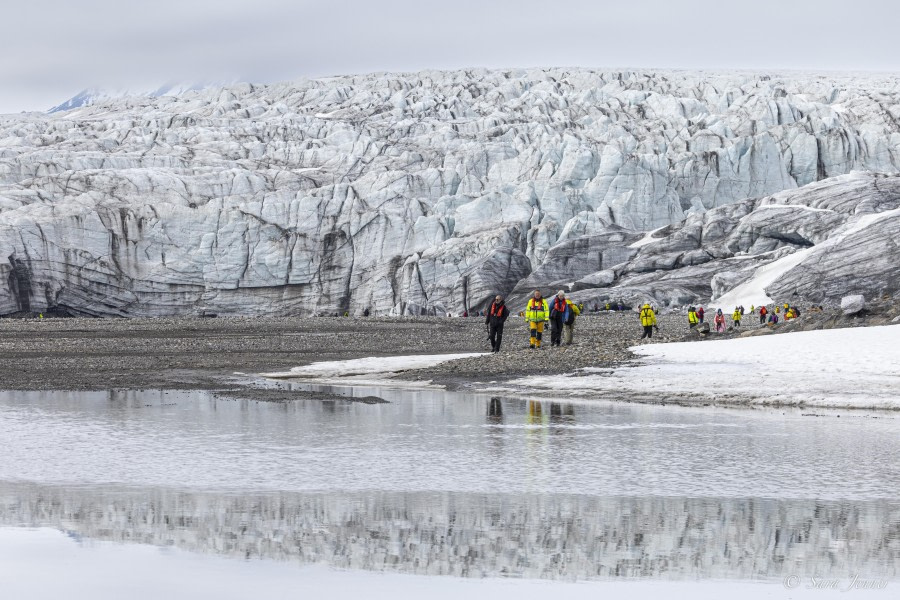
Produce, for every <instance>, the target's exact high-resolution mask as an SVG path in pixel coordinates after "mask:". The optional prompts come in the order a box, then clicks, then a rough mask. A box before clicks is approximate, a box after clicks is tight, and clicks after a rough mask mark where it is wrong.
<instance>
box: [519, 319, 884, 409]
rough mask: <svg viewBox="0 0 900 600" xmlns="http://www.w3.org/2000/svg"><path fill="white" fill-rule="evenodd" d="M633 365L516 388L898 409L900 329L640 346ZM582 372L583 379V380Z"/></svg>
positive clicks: (614, 396)
mask: <svg viewBox="0 0 900 600" xmlns="http://www.w3.org/2000/svg"><path fill="white" fill-rule="evenodd" d="M632 350H633V351H634V352H635V353H637V354H638V355H640V356H642V357H643V358H642V359H641V360H640V362H639V363H638V365H637V366H627V367H621V368H617V369H612V370H608V369H607V370H602V371H601V370H599V369H594V370H585V371H582V372H581V373H579V374H578V375H579V376H572V375H560V376H554V377H529V378H525V379H520V380H516V381H514V382H512V384H513V385H514V386H516V387H517V388H522V387H524V388H526V389H528V390H530V391H533V392H536V393H542V392H545V393H553V394H554V395H556V396H557V397H560V396H569V395H573V396H582V397H585V396H587V397H593V398H597V399H609V400H616V399H628V396H629V395H639V396H642V397H652V398H654V399H657V400H659V401H679V402H696V403H698V404H699V403H705V402H732V403H738V404H748V405H766V404H785V405H795V406H804V405H807V406H819V407H832V408H874V409H900V394H898V392H897V390H900V327H896V326H883V327H868V328H855V329H832V330H826V331H807V332H800V333H789V334H783V335H766V336H759V337H750V338H741V339H733V340H721V341H710V342H683V343H676V344H653V345H645V346H637V347H634V348H632ZM585 373H586V374H585Z"/></svg>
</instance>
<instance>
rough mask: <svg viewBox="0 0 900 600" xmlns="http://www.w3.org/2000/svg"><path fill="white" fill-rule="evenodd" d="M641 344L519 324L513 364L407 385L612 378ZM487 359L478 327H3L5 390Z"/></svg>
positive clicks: (674, 328)
mask: <svg viewBox="0 0 900 600" xmlns="http://www.w3.org/2000/svg"><path fill="white" fill-rule="evenodd" d="M682 322H683V318H682V317H681V316H674V315H673V316H665V315H664V316H662V317H661V319H660V335H659V339H658V341H667V340H672V339H680V338H681V337H683V335H684V333H685V331H686V327H685V326H684V325H683V323H682ZM639 337H640V326H639V325H638V324H637V318H636V316H635V315H633V314H630V313H629V314H625V313H622V314H617V313H611V314H608V315H606V314H603V315H599V316H594V315H591V316H586V317H583V318H581V319H579V321H578V323H577V324H576V334H575V343H574V344H573V345H572V346H570V347H563V348H561V349H551V348H549V347H547V348H545V349H543V350H541V351H532V350H529V349H528V334H527V330H526V328H525V324H524V322H523V321H522V320H521V319H519V318H511V319H510V320H509V322H508V323H507V325H506V331H505V337H504V342H503V352H501V353H499V354H495V355H487V356H483V357H478V358H474V359H467V360H462V361H454V363H452V364H451V365H450V366H447V365H442V366H440V367H435V368H433V369H427V370H423V371H416V372H411V373H409V374H408V375H407V377H411V378H415V379H435V380H436V382H439V383H454V382H456V383H458V382H460V381H465V380H468V379H470V378H476V379H482V378H483V377H484V376H485V375H490V378H491V379H500V378H506V377H513V376H517V375H521V374H526V373H535V372H546V373H556V372H565V371H570V370H572V369H575V368H578V367H583V366H589V365H594V366H602V365H606V364H611V363H613V362H616V361H620V360H623V359H625V358H627V357H628V356H629V353H628V352H627V350H626V348H627V347H628V346H630V345H632V344H634V343H636V342H637V341H638V338H639ZM547 338H548V339H549V335H547ZM654 341H657V338H654ZM545 343H546V342H545ZM546 345H548V346H549V343H546ZM488 350H490V345H489V343H488V341H487V334H486V333H485V329H484V323H483V321H482V319H480V318H474V317H473V318H409V317H404V318H367V319H362V318H360V319H356V318H295V317H290V318H215V319H164V318H160V319H63V318H59V319H50V318H45V319H42V320H37V319H0V359H2V360H0V389H6V390H49V389H60V390H105V389H111V388H117V389H118V388H121V389H144V388H172V389H174V388H178V389H229V388H231V387H233V386H234V385H235V384H234V379H235V378H234V374H235V373H237V372H239V373H247V374H255V373H261V372H268V371H278V370H287V369H289V368H291V367H295V366H300V365H304V364H308V363H311V362H315V361H321V360H343V359H350V358H360V357H365V356H396V355H405V354H444V353H465V352H487V351H488ZM438 380H440V381H438Z"/></svg>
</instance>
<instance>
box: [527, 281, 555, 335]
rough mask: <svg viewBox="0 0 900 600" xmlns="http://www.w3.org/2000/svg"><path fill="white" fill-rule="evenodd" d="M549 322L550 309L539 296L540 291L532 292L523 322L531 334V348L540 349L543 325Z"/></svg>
mask: <svg viewBox="0 0 900 600" xmlns="http://www.w3.org/2000/svg"><path fill="white" fill-rule="evenodd" d="M549 321H550V307H549V306H548V305H547V301H546V300H544V298H543V296H541V291H540V290H534V296H533V297H532V298H531V299H530V300H529V301H528V305H527V306H526V307H525V322H526V323H528V331H529V333H530V334H531V348H532V349H534V348H537V349H540V347H541V337H543V333H544V325H545V324H546V323H548V322H549Z"/></svg>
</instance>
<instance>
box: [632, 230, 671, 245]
mask: <svg viewBox="0 0 900 600" xmlns="http://www.w3.org/2000/svg"><path fill="white" fill-rule="evenodd" d="M666 227H668V225H665V226H663V227H657V228H656V229H654V230H653V231H648V232H647V233H646V234H645V235H644V237H642V238H641V239H639V240H638V241H636V242H634V243H633V244H631V245H630V246H628V247H629V248H642V247H644V246H646V245H648V244H652V243H653V242H658V241H659V240H661V239H662V238H655V237H653V236H654V235H656V233H657V232H659V231H662V230H663V229H665V228H666Z"/></svg>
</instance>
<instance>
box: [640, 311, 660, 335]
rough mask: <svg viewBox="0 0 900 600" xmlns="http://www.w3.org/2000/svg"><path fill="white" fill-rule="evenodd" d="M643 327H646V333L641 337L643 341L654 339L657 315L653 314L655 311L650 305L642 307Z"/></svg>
mask: <svg viewBox="0 0 900 600" xmlns="http://www.w3.org/2000/svg"><path fill="white" fill-rule="evenodd" d="M640 316H641V325H642V326H643V327H644V333H643V335H641V339H644V338H647V339H652V338H653V328H654V327H656V313H654V312H653V309H652V308H651V307H650V305H649V304H644V306H642V307H641V313H640Z"/></svg>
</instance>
